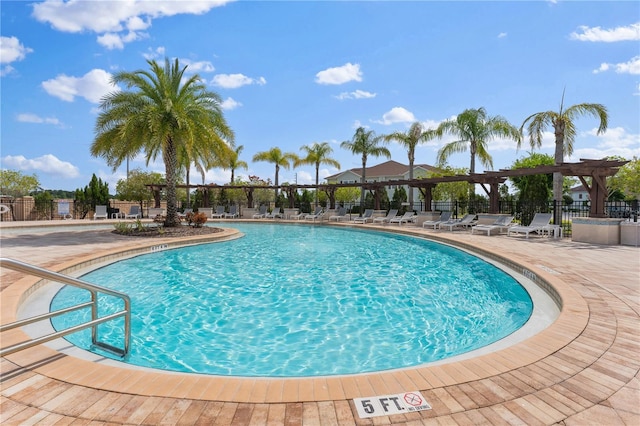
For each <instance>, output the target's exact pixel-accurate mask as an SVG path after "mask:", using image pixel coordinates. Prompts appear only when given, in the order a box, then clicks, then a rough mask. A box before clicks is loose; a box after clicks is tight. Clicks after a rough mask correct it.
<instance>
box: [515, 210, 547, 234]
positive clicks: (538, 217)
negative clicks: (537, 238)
mask: <svg viewBox="0 0 640 426" xmlns="http://www.w3.org/2000/svg"><path fill="white" fill-rule="evenodd" d="M552 218H553V214H551V213H536V214H535V216H533V220H532V221H531V223H530V224H529V225H527V226H523V225H516V226H512V227H510V228H509V229H507V236H511V234H525V236H526V238H529V234H530V233H532V232H535V233H537V234H539V235H542V234H544V233H545V231H546V230H547V229H549V223H551V219H552Z"/></svg>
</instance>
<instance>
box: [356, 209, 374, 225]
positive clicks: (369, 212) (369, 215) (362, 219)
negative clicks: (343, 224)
mask: <svg viewBox="0 0 640 426" xmlns="http://www.w3.org/2000/svg"><path fill="white" fill-rule="evenodd" d="M369 220H370V221H372V222H373V209H366V210H365V211H364V213H363V214H362V216H358V217H356V218H354V219H353V222H354V223H367V221H369Z"/></svg>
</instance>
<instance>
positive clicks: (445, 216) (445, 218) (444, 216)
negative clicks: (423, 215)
mask: <svg viewBox="0 0 640 426" xmlns="http://www.w3.org/2000/svg"><path fill="white" fill-rule="evenodd" d="M450 220H451V212H442V213H440V217H438V218H437V219H434V220H425V221H424V222H422V227H423V228H427V227H429V228H433V229H437V228H438V225H440V224H441V223H444V222H449V221H450Z"/></svg>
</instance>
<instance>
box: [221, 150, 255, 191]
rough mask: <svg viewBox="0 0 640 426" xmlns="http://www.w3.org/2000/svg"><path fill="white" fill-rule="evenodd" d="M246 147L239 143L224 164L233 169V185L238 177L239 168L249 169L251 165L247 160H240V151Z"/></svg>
mask: <svg viewBox="0 0 640 426" xmlns="http://www.w3.org/2000/svg"><path fill="white" fill-rule="evenodd" d="M243 149H244V146H242V145H239V146H238V147H237V148H236V149H235V150H234V151H233V153H232V154H231V155H230V156H229V158H228V160H227V162H226V164H225V165H224V167H225V168H227V169H230V170H231V184H232V185H233V181H234V180H235V179H236V176H235V174H236V170H237V169H240V168H242V169H245V170H247V169H248V168H249V165H248V164H247V162H246V161H243V160H240V153H241V152H242V150H243Z"/></svg>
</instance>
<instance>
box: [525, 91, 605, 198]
mask: <svg viewBox="0 0 640 426" xmlns="http://www.w3.org/2000/svg"><path fill="white" fill-rule="evenodd" d="M582 115H592V116H593V117H595V118H599V119H600V126H599V127H598V131H597V134H598V135H599V134H601V133H604V132H605V131H606V130H607V125H608V121H609V115H608V114H607V108H606V107H605V106H604V105H601V104H586V103H583V104H577V105H572V106H570V107H569V108H567V109H564V92H562V100H561V101H560V111H558V112H556V111H544V112H538V113H535V114H532V115H530V116H529V117H527V118H526V119H525V120H524V122H523V123H522V126H520V132H522V131H523V129H524V127H525V126H527V123H528V126H527V132H528V133H529V143H530V144H531V147H532V148H534V147H540V146H541V145H542V133H543V132H544V131H545V130H546V129H547V127H548V126H552V127H553V131H554V133H555V137H556V147H555V154H554V159H555V163H556V165H558V164H562V163H563V162H564V156H565V154H566V155H571V154H573V142H574V141H575V139H576V126H575V123H574V120H575V119H577V118H578V117H580V116H582ZM519 147H520V142H518V148H519ZM562 179H563V178H562V173H560V172H556V173H554V174H553V199H554V200H555V201H556V202H557V201H560V200H562Z"/></svg>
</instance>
